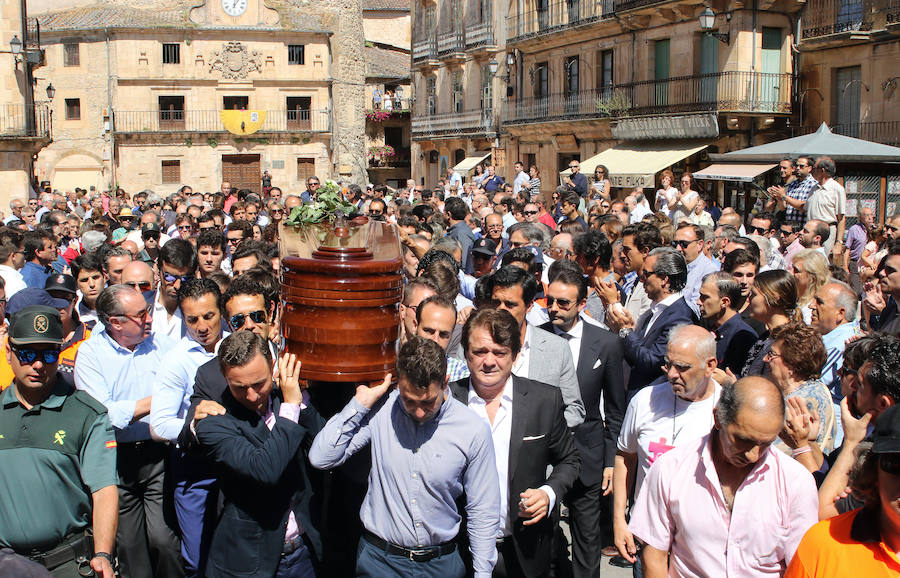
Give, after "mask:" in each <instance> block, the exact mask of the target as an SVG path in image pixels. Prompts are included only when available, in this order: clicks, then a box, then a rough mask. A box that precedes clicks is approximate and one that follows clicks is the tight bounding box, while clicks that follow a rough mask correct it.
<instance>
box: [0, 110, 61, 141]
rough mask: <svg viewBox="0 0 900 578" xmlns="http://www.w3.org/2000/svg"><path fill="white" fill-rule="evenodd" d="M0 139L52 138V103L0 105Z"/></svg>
mask: <svg viewBox="0 0 900 578" xmlns="http://www.w3.org/2000/svg"><path fill="white" fill-rule="evenodd" d="M0 138H50V103H48V102H39V103H37V104H34V105H24V104H0Z"/></svg>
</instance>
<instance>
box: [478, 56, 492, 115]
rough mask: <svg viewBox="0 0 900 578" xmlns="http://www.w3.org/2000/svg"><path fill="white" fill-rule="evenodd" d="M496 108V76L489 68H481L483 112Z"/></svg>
mask: <svg viewBox="0 0 900 578" xmlns="http://www.w3.org/2000/svg"><path fill="white" fill-rule="evenodd" d="M492 108H494V75H493V74H491V69H490V67H489V66H486V65H485V66H482V67H481V110H490V109H492Z"/></svg>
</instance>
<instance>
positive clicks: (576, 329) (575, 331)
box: [553, 316, 584, 339]
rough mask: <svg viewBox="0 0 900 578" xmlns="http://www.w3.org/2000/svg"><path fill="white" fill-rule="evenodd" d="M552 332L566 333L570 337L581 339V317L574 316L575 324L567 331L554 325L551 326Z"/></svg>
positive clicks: (582, 324)
mask: <svg viewBox="0 0 900 578" xmlns="http://www.w3.org/2000/svg"><path fill="white" fill-rule="evenodd" d="M553 332H554V333H556V334H557V335H566V334H567V335H568V336H569V338H571V339H581V335H582V334H583V333H584V322H583V321H582V320H581V317H580V316H579V317H576V318H575V325H573V326H572V329H569V330H568V331H563V330H562V329H559V328H558V327H557V326H556V325H554V326H553Z"/></svg>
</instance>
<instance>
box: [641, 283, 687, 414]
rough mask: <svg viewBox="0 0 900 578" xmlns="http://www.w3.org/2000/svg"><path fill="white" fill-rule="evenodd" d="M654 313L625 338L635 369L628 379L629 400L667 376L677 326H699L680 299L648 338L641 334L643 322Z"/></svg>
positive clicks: (658, 321) (662, 314) (667, 311)
mask: <svg viewBox="0 0 900 578" xmlns="http://www.w3.org/2000/svg"><path fill="white" fill-rule="evenodd" d="M649 314H650V312H649V311H647V313H645V314H644V315H641V319H638V320H637V327H636V328H635V330H634V331H632V332H631V333H630V334H629V335H628V336H627V337H626V338H625V343H624V345H625V360H626V361H627V362H628V365H630V366H631V373H630V374H629V377H628V393H629V397H630V396H631V395H634V392H636V391H637V390H639V389H642V388H644V387H646V386H648V385H650V383H652V382H653V381H654V380H655V379H657V378H658V377H659V376H661V375H662V374H663V371H662V364H663V361H664V360H665V357H666V347H667V346H668V341H669V332H670V331H672V329H673V328H674V327H676V326H677V325H684V324H688V325H693V324H696V323H697V321H698V319H697V314H696V313H694V310H693V309H691V308H690V306H689V305H688V304H687V301H685V300H684V299H678V300H677V301H675V303H672V304H671V305H669V306H668V307H666V308H665V309H664V310H663V312H662V313H661V314H660V315H659V319H657V320H656V321H654V322H653V326H652V327H651V328H650V331H648V332H647V334H646V335H644V334H643V332H642V331H641V320H643V319H644V317H645V316H646V315H649Z"/></svg>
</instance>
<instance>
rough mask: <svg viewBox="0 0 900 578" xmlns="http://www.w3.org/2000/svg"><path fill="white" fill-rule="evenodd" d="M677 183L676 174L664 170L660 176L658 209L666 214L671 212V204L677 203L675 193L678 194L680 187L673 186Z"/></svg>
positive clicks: (657, 198)
mask: <svg viewBox="0 0 900 578" xmlns="http://www.w3.org/2000/svg"><path fill="white" fill-rule="evenodd" d="M674 183H675V174H674V173H673V172H672V171H670V170H669V169H666V170H664V171H663V172H662V176H661V177H660V187H659V190H657V191H656V203H655V205H656V210H657V211H662V212H664V213H666V214H668V213H669V204H670V203H671V204H672V205H674V204H675V195H677V194H678V189H676V188H675V187H674V186H672V185H673V184H674Z"/></svg>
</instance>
